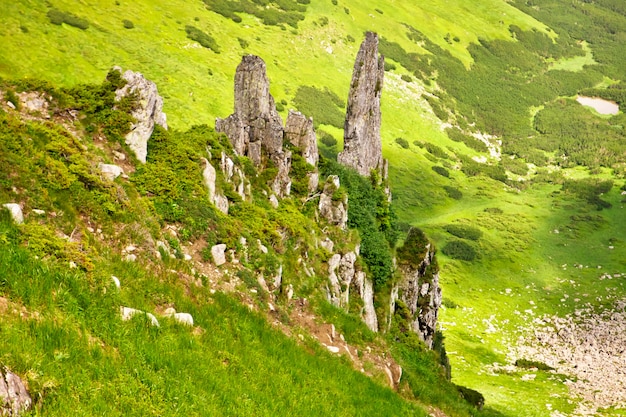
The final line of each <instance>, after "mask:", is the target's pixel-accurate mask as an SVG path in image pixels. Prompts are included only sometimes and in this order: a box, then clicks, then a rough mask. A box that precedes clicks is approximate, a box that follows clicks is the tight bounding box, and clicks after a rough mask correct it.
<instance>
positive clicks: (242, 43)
mask: <svg viewBox="0 0 626 417" xmlns="http://www.w3.org/2000/svg"><path fill="white" fill-rule="evenodd" d="M237 40H238V41H239V46H241V49H246V48H247V47H248V46H249V45H250V43H249V42H248V41H247V40H245V39H243V38H237Z"/></svg>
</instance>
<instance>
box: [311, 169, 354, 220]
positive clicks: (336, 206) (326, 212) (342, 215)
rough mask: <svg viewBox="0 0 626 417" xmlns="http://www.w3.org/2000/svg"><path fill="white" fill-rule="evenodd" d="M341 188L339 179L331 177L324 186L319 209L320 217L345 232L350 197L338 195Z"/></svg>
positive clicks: (334, 176)
mask: <svg viewBox="0 0 626 417" xmlns="http://www.w3.org/2000/svg"><path fill="white" fill-rule="evenodd" d="M339 186H340V183H339V177H338V176H336V175H330V176H329V177H328V179H327V180H326V184H324V191H322V194H320V201H319V204H318V207H317V208H318V210H319V213H320V216H322V217H323V218H325V219H326V220H328V222H329V223H330V224H333V225H336V226H339V227H340V228H342V229H344V230H345V229H346V226H347V223H348V196H347V195H339V196H338V195H337V190H339Z"/></svg>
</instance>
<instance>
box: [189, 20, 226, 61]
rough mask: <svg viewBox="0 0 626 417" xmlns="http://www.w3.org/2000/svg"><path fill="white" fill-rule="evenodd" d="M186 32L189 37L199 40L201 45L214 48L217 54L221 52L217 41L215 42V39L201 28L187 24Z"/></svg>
mask: <svg viewBox="0 0 626 417" xmlns="http://www.w3.org/2000/svg"><path fill="white" fill-rule="evenodd" d="M185 32H187V37H188V38H189V39H191V40H193V41H196V42H198V43H199V44H200V45H202V46H203V47H205V48H207V49H210V50H212V51H213V52H215V53H216V54H219V53H220V48H219V46H218V45H217V42H215V39H213V37H211V36H209V35H207V34H206V33H204V32H203V31H201V30H200V29H198V28H196V27H194V26H191V25H187V26H185Z"/></svg>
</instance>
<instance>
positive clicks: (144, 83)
mask: <svg viewBox="0 0 626 417" xmlns="http://www.w3.org/2000/svg"><path fill="white" fill-rule="evenodd" d="M113 69H114V70H116V71H119V72H120V73H121V72H122V69H121V68H120V67H114V68H113ZM122 78H123V79H124V80H126V85H125V86H124V87H122V88H120V89H119V90H117V91H116V92H115V99H116V100H118V101H119V100H121V99H122V98H123V97H126V96H129V95H131V94H137V96H138V98H139V100H138V106H137V108H136V109H135V110H133V112H132V116H133V117H134V118H135V120H136V122H135V123H133V124H132V126H131V131H130V132H129V133H128V134H127V135H126V144H127V145H128V146H129V147H130V149H131V150H132V151H133V152H134V153H135V155H136V156H137V160H139V161H140V162H143V163H145V162H146V156H147V154H148V139H150V136H151V135H152V132H153V131H154V125H155V124H158V125H161V126H162V127H163V128H165V129H167V121H166V116H165V113H163V98H161V96H160V95H159V92H158V90H157V86H156V84H155V83H153V82H152V81H149V80H147V79H145V78H144V76H143V75H142V74H141V73H139V72H133V71H130V70H128V71H126V72H124V73H123V74H122Z"/></svg>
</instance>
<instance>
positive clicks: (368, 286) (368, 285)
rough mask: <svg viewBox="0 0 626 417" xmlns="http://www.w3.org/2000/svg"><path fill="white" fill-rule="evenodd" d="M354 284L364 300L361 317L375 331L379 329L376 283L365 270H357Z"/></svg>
mask: <svg viewBox="0 0 626 417" xmlns="http://www.w3.org/2000/svg"><path fill="white" fill-rule="evenodd" d="M354 286H355V287H356V289H357V292H358V293H359V296H360V297H361V300H363V309H362V311H361V319H363V321H364V322H365V324H366V325H367V327H368V328H369V329H370V330H371V331H373V332H377V331H378V317H376V310H375V309H374V284H373V283H372V280H371V279H369V278H368V277H367V275H365V272H363V271H357V272H356V274H355V275H354Z"/></svg>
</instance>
